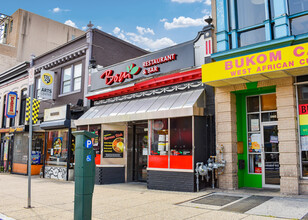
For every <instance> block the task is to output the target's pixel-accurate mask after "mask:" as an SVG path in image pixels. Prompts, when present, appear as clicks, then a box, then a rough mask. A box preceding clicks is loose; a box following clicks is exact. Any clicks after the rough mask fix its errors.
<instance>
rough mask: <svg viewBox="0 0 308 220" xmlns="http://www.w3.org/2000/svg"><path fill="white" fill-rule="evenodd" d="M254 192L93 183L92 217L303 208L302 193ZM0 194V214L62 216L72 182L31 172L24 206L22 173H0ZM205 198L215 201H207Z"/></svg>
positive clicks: (240, 214) (206, 215)
mask: <svg viewBox="0 0 308 220" xmlns="http://www.w3.org/2000/svg"><path fill="white" fill-rule="evenodd" d="M254 194H255V195H257V196H254V197H251V194H250V193H249V190H242V191H241V190H237V191H233V192H232V193H231V192H224V191H219V190H218V191H214V193H213V191H210V190H208V191H202V192H198V193H183V192H169V191H158V190H148V189H147V188H146V185H145V184H138V183H129V184H113V185H100V186H98V185H95V190H94V196H93V208H92V217H93V218H92V219H93V220H95V219H121V220H122V219H155V220H160V219H168V220H169V219H177V220H178V219H215V220H218V219H228V220H229V219H244V220H250V219H272V220H273V219H278V218H274V216H276V217H280V218H279V219H283V218H281V217H284V216H285V218H293V219H300V218H302V217H303V216H305V215H306V214H307V213H308V197H307V196H295V197H280V195H279V194H278V193H275V192H274V193H267V192H265V194H266V195H263V194H264V192H263V194H262V191H259V192H256V193H254ZM205 196H208V197H205ZM266 196H267V197H266ZM204 197H205V198H204ZM0 198H1V199H0V219H6V217H8V219H10V218H12V219H23V220H27V219H29V220H30V219H31V220H36V219H44V220H45V219H63V220H67V219H73V217H74V182H64V181H58V180H50V179H40V178H38V177H33V178H32V206H33V207H34V208H32V209H26V208H24V207H25V206H26V205H27V177H26V176H19V175H9V174H0ZM217 198H218V200H215V199H217ZM252 198H257V199H256V200H252ZM264 198H265V199H264ZM262 199H263V200H264V201H262V202H261V203H258V204H259V205H257V206H254V207H253V208H252V206H251V205H253V204H257V203H256V202H258V201H261V200H262ZM209 201H211V202H214V203H215V202H216V203H217V204H216V205H213V204H214V203H211V204H207V203H208V202H209ZM249 206H250V207H249ZM247 207H249V208H248V211H247V209H246V208H247ZM271 213H274V215H273V214H271ZM4 216H6V217H4Z"/></svg>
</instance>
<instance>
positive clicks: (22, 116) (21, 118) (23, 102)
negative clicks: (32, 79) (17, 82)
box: [19, 89, 28, 125]
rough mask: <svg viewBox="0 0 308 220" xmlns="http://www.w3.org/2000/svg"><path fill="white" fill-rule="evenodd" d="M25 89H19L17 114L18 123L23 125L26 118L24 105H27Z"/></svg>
mask: <svg viewBox="0 0 308 220" xmlns="http://www.w3.org/2000/svg"><path fill="white" fill-rule="evenodd" d="M27 95H28V93H27V89H23V90H22V91H21V97H20V115H19V124H20V125H24V124H25V120H26V106H27Z"/></svg>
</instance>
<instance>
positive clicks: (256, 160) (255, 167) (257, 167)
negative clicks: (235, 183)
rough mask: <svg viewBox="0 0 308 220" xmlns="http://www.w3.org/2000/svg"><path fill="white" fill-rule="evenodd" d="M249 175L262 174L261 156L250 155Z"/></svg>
mask: <svg viewBox="0 0 308 220" xmlns="http://www.w3.org/2000/svg"><path fill="white" fill-rule="evenodd" d="M249 173H260V174H261V173H262V161H261V154H250V155H249Z"/></svg>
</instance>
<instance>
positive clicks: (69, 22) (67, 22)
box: [64, 20, 78, 28]
mask: <svg viewBox="0 0 308 220" xmlns="http://www.w3.org/2000/svg"><path fill="white" fill-rule="evenodd" d="M64 24H66V25H69V26H71V27H74V28H78V27H77V25H76V24H75V23H74V22H73V21H72V20H67V21H65V22H64Z"/></svg>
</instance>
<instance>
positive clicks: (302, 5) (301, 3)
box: [288, 0, 308, 15]
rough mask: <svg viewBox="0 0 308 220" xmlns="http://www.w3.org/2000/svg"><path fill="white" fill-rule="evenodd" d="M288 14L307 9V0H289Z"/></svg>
mask: <svg viewBox="0 0 308 220" xmlns="http://www.w3.org/2000/svg"><path fill="white" fill-rule="evenodd" d="M288 2H289V12H290V15H293V14H296V13H300V12H303V11H307V10H308V0H289V1H288Z"/></svg>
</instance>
